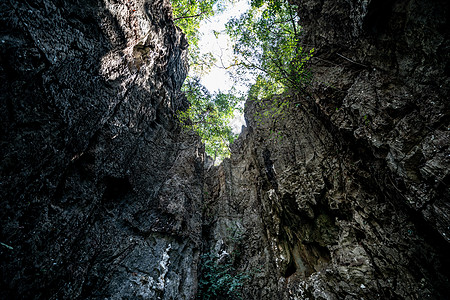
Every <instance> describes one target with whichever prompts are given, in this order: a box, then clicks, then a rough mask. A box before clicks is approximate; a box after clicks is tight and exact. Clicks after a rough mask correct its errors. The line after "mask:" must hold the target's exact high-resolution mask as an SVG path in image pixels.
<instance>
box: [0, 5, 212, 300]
mask: <svg viewBox="0 0 450 300" xmlns="http://www.w3.org/2000/svg"><path fill="white" fill-rule="evenodd" d="M0 24H1V25H0V26H1V30H0V32H1V39H0V43H1V44H0V51H1V64H0V76H1V81H2V84H1V85H0V86H1V87H0V89H1V91H0V97H1V101H0V105H1V109H2V112H3V113H2V115H1V124H2V125H1V143H0V147H1V153H2V159H1V168H0V175H1V179H0V184H1V188H0V195H1V196H0V197H1V198H0V201H1V204H0V205H1V209H0V220H1V221H0V222H1V225H0V228H1V235H0V242H1V243H2V244H1V246H0V260H1V269H0V270H1V271H0V272H1V275H0V276H1V285H0V298H1V299H192V298H193V297H194V295H195V293H196V286H197V276H196V274H197V260H198V249H199V245H200V238H201V215H200V213H199V212H200V202H201V197H202V188H203V187H202V174H203V163H202V161H203V154H202V153H203V150H202V146H201V144H200V142H199V139H198V138H197V137H195V136H193V135H189V134H187V133H183V132H181V130H180V128H179V126H178V125H177V123H176V120H175V118H174V112H175V111H176V110H177V109H180V108H183V107H186V105H187V103H186V100H185V98H183V96H182V95H181V93H180V87H181V85H182V83H183V81H184V78H185V76H186V74H187V70H188V66H187V47H188V44H187V41H186V39H185V37H184V35H183V34H182V33H181V31H180V29H178V28H176V27H175V26H174V23H173V17H172V9H171V6H170V2H169V1H164V0H154V1H153V0H151V1H143V0H137V1H109V0H105V1H83V0H81V1H47V0H35V1H34V0H33V1H2V2H1V4H0Z"/></svg>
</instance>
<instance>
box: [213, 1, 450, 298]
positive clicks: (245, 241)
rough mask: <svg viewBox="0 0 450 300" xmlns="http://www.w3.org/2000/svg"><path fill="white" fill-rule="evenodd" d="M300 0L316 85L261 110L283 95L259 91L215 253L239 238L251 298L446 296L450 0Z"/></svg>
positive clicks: (229, 181)
mask: <svg viewBox="0 0 450 300" xmlns="http://www.w3.org/2000/svg"><path fill="white" fill-rule="evenodd" d="M297 3H298V5H299V13H300V16H301V22H302V25H303V30H304V40H303V42H304V44H305V47H315V48H316V54H315V57H314V59H313V63H312V65H311V68H312V71H313V73H314V75H315V79H314V82H313V85H312V86H311V87H310V90H309V93H310V96H309V97H306V96H299V97H298V96H294V95H285V96H284V97H285V99H288V100H289V101H290V103H291V106H290V107H289V109H286V110H285V111H284V114H283V116H282V117H283V118H281V117H278V118H275V119H265V120H263V121H262V122H256V121H255V119H256V115H258V116H261V115H262V112H263V111H264V109H265V108H264V107H267V106H268V105H269V106H270V105H271V103H274V102H273V101H271V100H268V101H267V102H266V103H264V105H261V103H254V102H248V103H247V107H246V119H247V124H248V128H247V129H246V131H245V132H244V133H243V134H241V137H240V138H239V140H238V141H237V143H236V144H235V145H234V149H233V152H232V156H231V159H230V160H229V161H226V162H225V163H224V164H223V165H222V166H220V167H218V168H214V169H211V171H210V174H209V175H208V176H206V177H207V178H208V177H210V182H206V186H207V196H206V211H205V213H204V224H205V225H206V226H204V229H205V230H204V237H205V239H207V240H208V241H209V244H208V246H207V248H206V250H205V251H211V252H216V253H219V254H220V253H221V252H222V253H223V252H227V253H231V252H232V251H233V250H234V249H235V248H236V247H239V252H240V256H239V257H240V258H239V260H238V262H237V265H238V266H237V267H238V268H239V269H240V270H241V271H242V272H249V271H250V272H251V274H252V276H251V280H250V281H249V282H247V283H246V284H245V288H244V296H245V298H248V299H448V291H449V290H450V283H449V278H450V276H449V275H450V272H449V270H450V259H449V256H448V253H450V244H449V242H450V239H449V236H450V224H449V222H450V221H449V220H450V219H449V214H450V204H449V195H450V188H449V178H450V177H449V170H450V168H449V163H450V150H449V145H450V143H449V142H450V135H449V129H450V127H449V111H450V110H449V102H448V99H449V94H450V93H449V87H450V85H449V73H448V64H449V61H450V59H449V53H450V52H449V46H450V44H449V35H448V33H449V32H448V10H449V5H448V3H447V2H445V1H437V0H436V1H419V0H401V1H394V2H392V3H391V2H390V1H356V0H355V1H347V0H342V1H314V0H311V1H309V0H307V1H297ZM208 189H209V190H208ZM227 228H236V230H237V232H240V235H241V240H239V242H238V243H237V242H236V238H235V236H233V234H230V230H227ZM231 232H236V231H231Z"/></svg>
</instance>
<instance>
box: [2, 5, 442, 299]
mask: <svg viewBox="0 0 450 300" xmlns="http://www.w3.org/2000/svg"><path fill="white" fill-rule="evenodd" d="M292 1H294V0H292ZM295 2H296V3H297V4H298V6H299V15H300V16H301V23H302V26H303V42H304V47H306V48H310V47H314V48H316V52H315V53H316V54H315V56H314V59H313V62H312V64H311V66H310V67H311V69H312V72H313V74H314V82H313V84H312V86H310V87H309V90H308V92H307V94H306V95H305V94H303V95H300V96H299V95H298V94H297V93H296V92H295V91H292V93H290V94H286V95H283V96H280V97H283V99H285V100H289V102H290V103H291V105H290V107H289V108H287V109H285V110H284V113H283V118H281V117H277V118H270V119H269V118H266V119H265V120H263V122H257V121H256V118H255V116H256V115H257V114H261V112H263V110H264V109H265V107H267V105H269V106H270V105H272V104H273V103H274V102H272V101H271V99H267V100H266V102H265V103H260V102H254V101H251V99H249V101H248V103H247V105H246V119H247V124H248V127H247V128H246V129H245V130H244V132H243V133H242V134H241V136H240V138H239V139H238V140H237V142H236V143H235V144H234V145H233V149H232V156H231V158H230V159H227V160H225V161H224V163H223V164H222V165H221V166H219V167H212V168H210V169H208V170H207V171H205V170H204V169H203V165H204V159H203V157H204V153H203V147H202V146H201V144H200V142H199V139H198V137H196V136H195V135H191V134H189V133H186V132H182V131H181V130H180V128H179V126H178V125H177V121H176V120H175V118H174V113H175V111H176V110H178V109H184V108H185V107H186V106H187V105H188V103H186V100H185V98H184V97H183V95H182V94H181V93H180V87H181V85H182V83H183V80H184V78H185V76H186V73H187V69H188V68H187V58H186V55H187V48H188V44H187V41H186V40H185V38H184V35H183V34H182V33H181V31H180V30H179V29H178V28H176V27H175V26H174V24H173V17H172V13H171V7H170V4H169V1H167V0H135V1H114V0H102V1H100V0H98V1H86V0H78V1H60V0H54V1H51V0H34V1H14V0H10V1H3V2H1V3H0V32H1V37H0V53H1V56H0V59H1V60H0V78H1V81H2V84H1V86H0V89H1V90H0V97H1V101H0V105H1V108H2V111H3V114H2V115H1V124H2V125H1V129H0V130H1V139H0V149H1V153H2V160H1V164H0V205H1V206H0V207H1V209H0V242H1V244H0V259H1V269H0V272H1V273H0V276H1V281H0V298H1V299H194V298H195V295H196V294H197V287H198V279H199V278H201V276H202V274H198V273H199V271H202V270H204V269H202V265H204V261H202V260H201V259H200V257H205V256H200V254H208V253H214V254H218V255H219V256H220V259H221V260H220V263H229V262H230V261H232V263H233V268H234V269H233V270H237V272H238V273H241V274H246V276H248V279H243V282H244V286H243V289H242V296H243V298H245V299H258V300H259V299H448V291H449V290H450V283H449V277H450V276H449V275H450V271H449V270H450V258H449V255H448V253H450V244H449V242H450V240H449V234H450V224H449V223H450V221H449V213H450V207H449V195H450V190H449V184H450V182H449V181H450V180H449V179H450V176H449V169H450V150H449V144H450V143H449V140H450V135H449V126H450V125H449V111H450V110H449V103H448V99H449V61H450V59H449V55H450V51H449V50H450V45H449V31H448V15H449V14H448V13H449V4H448V3H447V1H444V0H428V1H426V0H397V1H385V0H364V1H363V0H336V1H321V0H304V1H300V0H296V1H295ZM263 104H264V105H263ZM265 104H267V105H265ZM218 297H219V298H226V297H224V295H219V296H218Z"/></svg>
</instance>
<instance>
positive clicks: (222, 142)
mask: <svg viewBox="0 0 450 300" xmlns="http://www.w3.org/2000/svg"><path fill="white" fill-rule="evenodd" d="M232 2H233V1H226V0H203V1H195V0H172V4H173V6H174V19H175V22H176V24H177V25H178V26H180V27H181V28H182V29H183V31H184V32H185V33H186V36H187V39H188V41H189V43H190V53H191V54H190V58H191V62H190V65H191V68H192V69H193V73H194V75H191V77H188V79H187V80H186V83H185V85H184V87H183V91H184V92H185V93H186V96H187V98H188V100H189V102H190V104H191V107H190V108H189V109H188V110H187V111H184V112H180V113H179V118H180V120H181V121H182V122H183V124H185V126H186V127H188V128H190V129H193V130H195V131H196V132H197V133H198V134H199V135H200V136H201V138H202V140H203V141H204V142H205V147H206V152H207V153H208V154H209V155H211V156H213V157H216V156H218V157H223V156H227V155H228V154H229V144H230V143H231V142H232V141H233V140H234V139H235V138H236V136H235V135H234V134H233V133H232V131H231V127H230V125H229V121H230V120H231V119H232V117H233V112H234V111H235V110H236V109H237V108H238V107H239V104H240V103H241V102H242V101H243V100H242V98H241V97H238V96H236V93H235V92H234V91H233V90H231V91H228V92H227V93H221V92H219V93H210V92H209V91H208V90H207V89H206V88H205V87H204V86H202V85H201V84H200V79H199V78H198V77H197V76H202V74H204V73H205V72H207V71H208V70H209V68H210V67H211V66H212V65H213V64H214V63H215V62H216V61H217V59H216V56H215V55H214V54H212V53H207V54H204V55H200V51H199V48H198V42H199V38H200V36H199V28H200V23H201V21H202V20H205V19H207V18H209V17H211V16H213V15H214V14H215V13H217V12H220V11H221V10H223V9H224V8H226V5H227V4H229V3H232ZM298 21H299V19H298V16H297V7H296V6H294V5H292V4H290V3H289V2H288V0H251V1H250V9H249V10H248V11H247V12H245V13H244V14H242V15H241V16H238V17H235V18H232V19H231V20H230V21H229V22H228V23H227V24H226V29H225V33H226V34H227V35H229V37H230V38H231V40H232V42H233V52H234V59H233V62H232V63H231V65H227V66H224V65H222V67H223V68H226V69H229V70H230V71H231V72H232V73H233V77H234V78H235V80H236V81H240V82H242V81H244V80H245V79H247V78H255V79H256V82H252V83H251V85H250V86H249V92H248V96H249V97H251V98H252V99H253V100H255V99H256V100H258V99H259V100H261V99H263V98H267V97H270V96H272V95H275V94H281V93H283V92H284V91H286V90H287V89H289V90H291V91H294V92H300V93H301V92H304V91H305V87H306V86H307V84H308V83H309V82H310V80H311V76H310V73H309V72H308V70H307V68H306V64H307V62H308V60H309V59H310V58H311V56H312V54H313V51H314V49H310V50H304V49H303V47H302V46H301V43H300V37H301V27H300V26H299V25H298ZM276 99H277V101H276V103H274V105H273V106H274V107H272V108H270V111H271V117H274V116H276V115H279V114H282V113H283V111H284V109H287V108H288V107H289V103H288V101H289V100H288V99H289V98H286V100H285V101H286V103H283V102H282V101H280V98H279V97H278V98H276ZM261 103H262V102H261Z"/></svg>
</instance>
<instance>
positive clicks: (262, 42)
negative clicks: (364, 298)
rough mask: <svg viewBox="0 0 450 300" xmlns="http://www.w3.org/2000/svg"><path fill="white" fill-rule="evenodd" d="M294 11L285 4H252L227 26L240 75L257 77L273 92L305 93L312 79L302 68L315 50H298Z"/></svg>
mask: <svg viewBox="0 0 450 300" xmlns="http://www.w3.org/2000/svg"><path fill="white" fill-rule="evenodd" d="M296 9H297V7H296V6H294V5H291V4H289V3H288V1H287V0H269V1H262V0H253V1H252V2H251V9H250V10H249V11H248V12H247V13H245V14H243V15H242V16H241V17H240V18H234V19H232V20H230V21H229V22H228V23H227V32H228V34H229V35H230V36H231V37H232V38H233V40H234V42H235V44H234V52H235V54H236V61H235V62H236V65H237V66H238V67H239V70H240V71H241V72H250V73H253V74H257V75H260V76H261V77H262V78H263V79H264V82H265V83H266V84H270V85H275V87H276V89H282V88H283V87H289V88H295V89H300V90H303V89H304V87H305V85H306V84H307V83H309V81H310V79H311V78H310V73H309V72H308V71H307V69H306V68H305V64H306V63H307V61H308V60H309V59H310V58H311V56H312V53H313V51H314V49H311V50H309V51H306V50H304V49H303V48H302V47H301V44H300V34H301V28H300V27H299V26H298V24H297V23H298V17H297V15H296Z"/></svg>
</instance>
